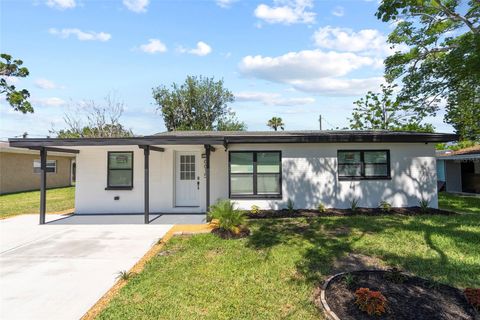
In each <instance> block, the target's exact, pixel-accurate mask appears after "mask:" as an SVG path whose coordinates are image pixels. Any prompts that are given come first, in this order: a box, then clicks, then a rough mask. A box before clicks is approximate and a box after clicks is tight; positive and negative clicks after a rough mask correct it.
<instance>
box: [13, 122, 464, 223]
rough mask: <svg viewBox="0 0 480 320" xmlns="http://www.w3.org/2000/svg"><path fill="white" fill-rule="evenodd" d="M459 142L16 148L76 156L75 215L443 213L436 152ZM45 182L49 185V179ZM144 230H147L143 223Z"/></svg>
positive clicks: (158, 142) (224, 140) (360, 139)
mask: <svg viewBox="0 0 480 320" xmlns="http://www.w3.org/2000/svg"><path fill="white" fill-rule="evenodd" d="M456 139H457V136H456V135H453V134H439V133H435V134H431V133H413V132H389V131H281V132H280V131H279V132H275V131H269V132H248V131H247V132H192V131H183V132H166V133H160V134H156V135H153V136H144V137H133V138H105V139H11V140H10V143H11V144H12V145H14V146H16V147H37V148H41V149H42V148H43V150H44V152H46V153H48V152H51V151H69V152H78V154H77V180H76V194H75V210H76V212H77V213H89V214H93V213H141V212H144V213H145V215H146V217H147V216H148V213H149V212H164V213H167V212H172V213H175V212H177V213H203V212H205V211H207V208H208V207H209V205H210V204H212V203H214V202H216V201H217V200H219V199H225V198H226V199H232V200H234V201H235V202H236V203H237V204H238V206H239V207H240V208H242V209H250V208H251V206H252V205H254V204H255V205H258V206H259V207H261V208H265V209H267V208H274V209H279V208H283V207H285V205H286V203H287V201H288V200H289V199H291V200H292V201H293V202H294V203H295V207H296V208H316V207H317V206H318V205H319V204H320V203H322V204H324V205H325V206H327V207H337V208H347V207H349V206H350V204H351V202H352V201H353V200H354V199H358V200H359V205H360V206H364V207H377V206H378V204H379V203H380V201H388V202H389V203H391V204H392V205H393V206H396V207H406V206H417V205H418V204H419V201H420V200H421V199H427V200H428V201H430V205H431V206H432V207H437V175H436V161H435V144H436V143H439V142H447V141H453V140H456ZM47 178H49V177H47ZM146 221H148V220H146Z"/></svg>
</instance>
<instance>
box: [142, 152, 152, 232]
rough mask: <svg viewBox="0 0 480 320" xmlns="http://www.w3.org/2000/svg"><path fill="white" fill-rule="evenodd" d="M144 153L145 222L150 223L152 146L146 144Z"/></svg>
mask: <svg viewBox="0 0 480 320" xmlns="http://www.w3.org/2000/svg"><path fill="white" fill-rule="evenodd" d="M143 155H144V164H145V174H144V183H145V186H144V189H145V190H144V196H145V199H144V201H145V202H144V209H145V213H144V214H145V224H149V223H150V181H149V180H150V174H149V167H150V164H149V162H150V161H149V160H150V159H149V158H150V146H145V148H144V149H143Z"/></svg>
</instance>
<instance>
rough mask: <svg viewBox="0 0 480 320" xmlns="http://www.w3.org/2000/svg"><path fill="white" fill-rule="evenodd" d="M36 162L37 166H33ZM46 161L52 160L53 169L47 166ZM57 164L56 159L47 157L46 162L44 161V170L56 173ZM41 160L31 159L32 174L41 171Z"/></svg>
mask: <svg viewBox="0 0 480 320" xmlns="http://www.w3.org/2000/svg"><path fill="white" fill-rule="evenodd" d="M36 162H37V163H38V164H39V166H38V167H35V163H36ZM48 162H50V163H51V162H54V163H55V166H54V167H53V171H52V170H51V169H52V167H51V166H50V167H49V166H48ZM57 165H58V161H57V160H55V159H47V162H46V167H45V171H47V173H49V174H51V173H57ZM41 166H42V162H41V161H40V159H33V173H34V174H40V173H42V168H41ZM36 168H38V170H35V169H36Z"/></svg>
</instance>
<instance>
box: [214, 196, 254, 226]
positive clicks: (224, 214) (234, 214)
mask: <svg viewBox="0 0 480 320" xmlns="http://www.w3.org/2000/svg"><path fill="white" fill-rule="evenodd" d="M208 215H209V217H210V218H211V219H216V220H218V227H219V228H220V229H221V230H225V231H229V232H233V233H236V232H237V231H238V228H240V227H241V226H243V225H244V224H245V221H246V216H245V212H244V211H242V210H238V209H236V208H235V203H234V202H231V201H230V200H226V199H224V200H219V201H218V202H217V203H215V204H214V205H213V206H211V207H210V211H209V212H208Z"/></svg>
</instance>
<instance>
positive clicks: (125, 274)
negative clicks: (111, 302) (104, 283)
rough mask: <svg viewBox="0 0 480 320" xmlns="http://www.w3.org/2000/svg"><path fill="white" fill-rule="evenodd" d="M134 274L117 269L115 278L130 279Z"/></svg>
mask: <svg viewBox="0 0 480 320" xmlns="http://www.w3.org/2000/svg"><path fill="white" fill-rule="evenodd" d="M134 275H135V273H133V272H130V271H125V270H122V271H119V272H118V273H117V277H116V279H117V280H124V281H127V280H128V279H130V278H131V277H133V276H134Z"/></svg>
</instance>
